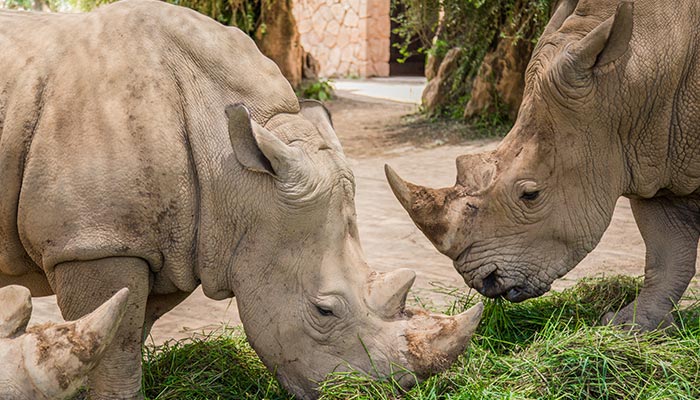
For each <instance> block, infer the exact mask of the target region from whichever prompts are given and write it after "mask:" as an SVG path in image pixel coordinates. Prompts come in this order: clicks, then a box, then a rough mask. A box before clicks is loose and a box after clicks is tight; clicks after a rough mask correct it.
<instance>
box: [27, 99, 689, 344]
mask: <svg viewBox="0 0 700 400" xmlns="http://www.w3.org/2000/svg"><path fill="white" fill-rule="evenodd" d="M328 105H329V108H330V110H331V112H332V114H333V121H334V126H335V129H336V131H337V134H338V136H339V138H340V140H341V142H342V143H343V147H344V148H345V152H346V155H347V156H348V158H349V161H350V164H351V167H352V169H353V171H354V173H355V178H356V183H357V191H356V193H357V198H356V206H357V216H358V224H359V227H360V236H361V238H362V245H363V248H364V250H365V254H366V256H367V260H368V262H369V264H370V265H371V266H372V267H374V268H375V269H377V270H380V271H390V270H393V269H395V268H400V267H401V268H411V269H413V270H415V271H416V272H417V274H418V279H417V280H416V284H415V286H414V289H413V292H412V293H413V296H412V299H411V301H412V302H420V303H424V304H427V305H428V306H432V307H435V308H438V309H439V308H441V307H444V306H445V304H447V303H449V302H450V301H451V299H452V298H453V297H452V295H450V294H449V293H451V292H454V291H455V290H456V291H459V292H466V291H468V290H469V289H468V288H467V286H466V285H465V284H464V282H463V281H462V278H461V277H460V276H459V275H458V274H457V273H456V272H455V270H454V268H453V267H452V263H451V261H450V260H449V259H448V258H447V257H445V256H443V255H441V254H440V253H438V252H437V251H436V250H435V249H434V248H433V246H432V245H431V244H430V243H429V242H428V240H427V239H426V238H425V237H424V236H423V235H422V233H421V232H420V231H419V230H418V229H417V228H416V227H415V226H414V225H413V223H412V222H411V221H410V219H409V218H408V215H407V214H406V213H405V211H404V210H403V209H402V208H401V206H400V205H399V203H398V202H397V201H396V199H395V198H394V196H393V194H392V193H391V191H390V189H389V186H388V185H387V183H386V180H385V178H384V172H383V166H384V164H385V163H389V164H390V165H391V166H392V167H394V168H395V169H396V170H397V171H398V172H399V173H400V174H401V175H402V176H403V177H404V178H405V179H408V180H410V181H413V182H415V183H420V184H425V185H430V186H435V187H439V186H449V185H452V184H453V183H454V179H455V173H456V171H455V167H454V160H455V158H456V157H457V156H458V155H460V154H465V153H473V152H480V151H484V150H489V149H493V148H495V147H496V145H497V144H498V139H474V138H475V137H479V136H483V132H480V131H479V130H475V129H474V128H470V127H469V126H468V125H465V124H462V123H446V122H435V121H430V120H427V119H425V118H423V117H420V116H417V115H416V114H415V113H416V112H417V111H418V110H417V106H415V105H411V104H404V103H396V102H389V101H380V100H370V99H368V98H358V97H352V96H350V97H347V98H341V99H337V100H334V101H331V102H330V103H329V104H328ZM643 265H644V244H643V242H642V238H641V236H640V234H639V231H638V230H637V227H636V225H635V223H634V218H633V217H632V213H631V211H630V207H629V202H628V201H627V200H626V199H621V200H620V201H619V202H618V205H617V209H616V211H615V215H614V217H613V220H612V223H611V224H610V227H609V229H608V231H607V232H606V234H605V236H603V239H602V240H601V243H600V245H599V246H598V247H597V248H596V249H595V250H594V251H593V252H592V253H591V254H590V255H589V256H588V257H587V258H586V259H585V260H584V261H583V262H582V263H581V264H579V266H577V267H576V268H575V269H573V270H572V271H571V272H569V274H567V275H566V276H565V277H564V278H562V279H560V280H558V281H557V282H555V284H554V289H557V290H561V289H563V288H566V287H568V286H571V285H573V284H574V283H575V282H576V281H577V280H578V279H580V278H582V277H585V276H602V275H614V274H627V275H634V276H637V275H641V274H642V273H643ZM694 286H696V287H697V286H698V276H696V279H695V280H694ZM34 302H35V303H34V304H35V306H34V310H35V311H34V315H33V322H43V321H46V320H58V319H60V317H59V315H60V314H59V312H58V309H57V308H56V305H55V299H54V298H53V297H49V298H42V299H35V300H34ZM222 324H229V325H238V324H240V320H239V319H238V312H237V309H236V303H235V300H233V299H232V300H224V301H213V300H210V299H207V298H206V297H205V296H204V295H203V294H202V292H201V290H197V291H196V292H195V293H193V294H192V295H191V296H190V297H189V298H188V299H187V300H185V301H184V302H183V303H182V304H180V305H179V306H178V307H176V308H175V309H174V310H172V311H171V312H169V313H168V314H166V315H165V316H164V317H162V318H161V319H160V320H159V321H158V322H156V324H155V326H154V328H153V331H152V340H153V341H154V342H155V343H162V342H163V341H165V340H168V339H171V338H183V337H187V336H191V335H193V334H198V333H202V332H209V331H211V330H215V329H217V328H219V327H221V325H222Z"/></svg>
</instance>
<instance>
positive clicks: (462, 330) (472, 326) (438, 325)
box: [406, 303, 484, 378]
mask: <svg viewBox="0 0 700 400" xmlns="http://www.w3.org/2000/svg"><path fill="white" fill-rule="evenodd" d="M483 311H484V305H483V304H482V303H477V304H476V305H474V306H472V307H471V308H470V309H468V310H467V311H464V312H463V313H461V314H458V315H454V316H449V317H448V316H444V315H430V316H429V317H428V318H425V319H423V321H422V323H420V324H418V325H416V326H414V327H413V329H411V330H409V331H407V333H406V341H407V344H408V359H409V362H410V364H411V367H412V369H413V371H414V372H415V373H416V375H417V376H418V377H419V378H426V377H428V376H430V375H433V374H435V373H438V372H441V371H443V370H445V369H447V367H449V366H450V365H451V364H452V363H453V362H454V361H455V360H457V357H459V355H460V354H462V353H463V352H464V350H465V349H466V348H467V345H468V344H469V341H470V340H471V338H472V336H473V335H474V332H476V328H477V327H478V326H479V321H480V320H481V315H482V313H483Z"/></svg>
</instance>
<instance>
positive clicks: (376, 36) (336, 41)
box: [293, 0, 391, 77]
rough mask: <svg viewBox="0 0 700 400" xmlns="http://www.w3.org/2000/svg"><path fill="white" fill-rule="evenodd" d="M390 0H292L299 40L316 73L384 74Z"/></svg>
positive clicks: (331, 74) (343, 74)
mask: <svg viewBox="0 0 700 400" xmlns="http://www.w3.org/2000/svg"><path fill="white" fill-rule="evenodd" d="M389 1H390V0H296V1H295V3H294V7H293V13H294V17H295V18H296V20H297V26H298V28H299V33H300V34H301V44H302V46H303V47H304V50H305V51H307V52H309V53H311V54H312V55H313V56H314V57H315V58H316V60H318V62H319V64H320V71H319V75H321V76H324V77H338V76H341V77H343V76H358V77H370V76H388V75H389V49H390V48H389V46H390V43H389V37H390V29H391V28H390V19H389V18H390V17H389Z"/></svg>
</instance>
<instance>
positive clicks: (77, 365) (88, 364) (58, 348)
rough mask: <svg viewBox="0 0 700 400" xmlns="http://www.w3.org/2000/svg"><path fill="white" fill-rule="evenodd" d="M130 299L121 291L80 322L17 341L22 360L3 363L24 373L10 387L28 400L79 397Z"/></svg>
mask: <svg viewBox="0 0 700 400" xmlns="http://www.w3.org/2000/svg"><path fill="white" fill-rule="evenodd" d="M128 295H129V289H127V288H124V289H121V290H120V291H119V292H117V293H116V294H115V295H114V296H113V297H112V298H111V299H109V300H108V301H107V302H105V303H104V304H102V305H101V306H100V307H99V308H97V309H96V310H95V311H93V312H92V313H90V314H88V315H86V316H84V317H83V318H81V319H79V320H77V321H71V322H65V323H62V324H55V325H48V324H45V325H38V326H33V327H29V328H28V329H27V331H26V334H24V335H22V336H19V337H17V338H16V339H15V340H18V341H19V343H18V344H19V346H20V348H21V350H20V352H19V355H18V358H19V359H12V360H3V361H2V364H3V365H17V366H18V367H19V368H22V369H24V371H20V372H18V373H17V374H15V375H14V377H13V379H16V380H18V381H17V382H12V383H13V384H12V385H10V386H14V387H15V388H20V389H23V391H24V392H27V393H31V396H29V397H28V398H34V399H57V398H65V397H67V396H69V395H71V394H73V393H75V391H76V390H77V389H78V388H79V387H80V386H81V385H82V384H83V381H84V378H85V376H86V375H87V373H88V372H89V371H90V370H91V369H92V368H93V367H94V366H95V365H96V364H97V363H98V362H99V361H100V359H101V358H102V355H103V353H104V351H105V349H106V348H107V346H108V345H109V344H110V343H111V342H112V339H113V338H114V335H115V334H116V332H117V329H118V327H119V324H120V322H121V319H122V317H123V316H124V313H125V311H126V307H127V298H128ZM0 392H2V390H0ZM0 394H2V393H0ZM0 397H2V396H0ZM2 398H5V397H2ZM13 398H14V397H13Z"/></svg>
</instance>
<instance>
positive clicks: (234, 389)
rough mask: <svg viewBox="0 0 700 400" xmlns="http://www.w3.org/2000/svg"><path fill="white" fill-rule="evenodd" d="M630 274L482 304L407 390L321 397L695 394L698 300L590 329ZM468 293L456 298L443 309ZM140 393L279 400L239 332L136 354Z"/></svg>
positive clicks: (368, 383)
mask: <svg viewBox="0 0 700 400" xmlns="http://www.w3.org/2000/svg"><path fill="white" fill-rule="evenodd" d="M639 285H640V281H639V280H638V279H632V278H625V277H615V278H608V279H605V280H599V279H596V280H583V281H581V282H579V283H578V284H577V285H576V286H575V287H573V288H571V289H569V290H566V291H564V292H561V293H553V294H551V295H547V296H544V297H541V298H538V299H533V300H530V301H526V302H524V303H520V304H510V303H505V302H500V301H493V300H487V301H485V305H486V308H485V312H484V317H483V320H482V323H481V325H480V328H479V331H478V332H477V335H475V337H474V339H473V341H472V344H471V346H470V347H469V349H468V350H467V352H466V353H465V354H464V355H462V356H461V357H460V358H459V359H458V361H457V362H456V363H455V364H454V365H453V366H452V368H450V370H448V371H446V372H444V373H442V374H439V375H437V376H435V377H433V378H431V379H429V380H427V381H425V382H423V383H421V384H420V385H418V386H416V387H414V388H413V389H411V390H410V391H408V392H403V391H402V390H401V389H400V388H399V387H398V385H396V384H395V383H394V382H393V381H392V379H391V378H390V377H388V378H386V379H383V380H372V379H370V378H368V377H367V376H365V375H364V374H362V373H359V372H350V373H347V372H346V373H338V374H334V375H331V376H330V377H329V378H328V380H327V381H325V382H323V383H322V384H321V393H322V398H323V399H397V398H405V399H453V400H466V399H699V398H700V302H698V301H697V298H690V299H689V300H690V301H688V303H690V304H689V305H687V306H685V307H684V308H683V309H681V310H679V311H678V312H677V315H676V321H677V322H678V324H679V325H680V328H679V329H678V330H675V331H668V332H650V333H644V334H632V333H627V332H624V331H621V330H618V329H615V328H609V327H600V326H596V321H598V319H599V318H600V316H602V315H603V314H604V313H605V312H607V311H615V310H617V309H618V308H619V307H620V306H622V305H624V304H626V303H627V302H629V301H630V300H631V299H633V298H634V297H635V296H636V294H637V292H638V290H639ZM475 300H476V299H475V298H473V297H468V296H462V297H458V298H457V299H456V301H455V304H454V305H453V307H451V308H450V310H448V312H459V311H460V310H462V309H464V308H466V307H468V306H469V305H470V304H472V303H473V302H474V301H475ZM144 357H145V362H144V388H145V392H146V395H147V397H148V398H150V399H283V398H288V397H289V396H288V395H287V394H286V393H285V392H284V390H283V389H281V388H280V386H279V384H278V383H277V382H276V381H275V380H274V379H273V378H272V375H271V374H270V373H269V372H267V370H266V369H265V368H264V366H263V365H262V363H260V361H259V360H258V358H257V357H256V356H255V353H254V352H253V351H252V349H251V348H250V347H249V346H248V344H247V342H246V341H245V338H244V337H243V336H242V333H241V331H240V330H224V331H223V333H221V334H217V335H216V336H211V337H209V338H205V339H202V340H200V339H196V340H188V341H184V342H172V343H169V344H166V345H164V346H162V347H158V348H155V349H154V348H151V349H149V350H148V351H147V352H146V353H145V356H144Z"/></svg>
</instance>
